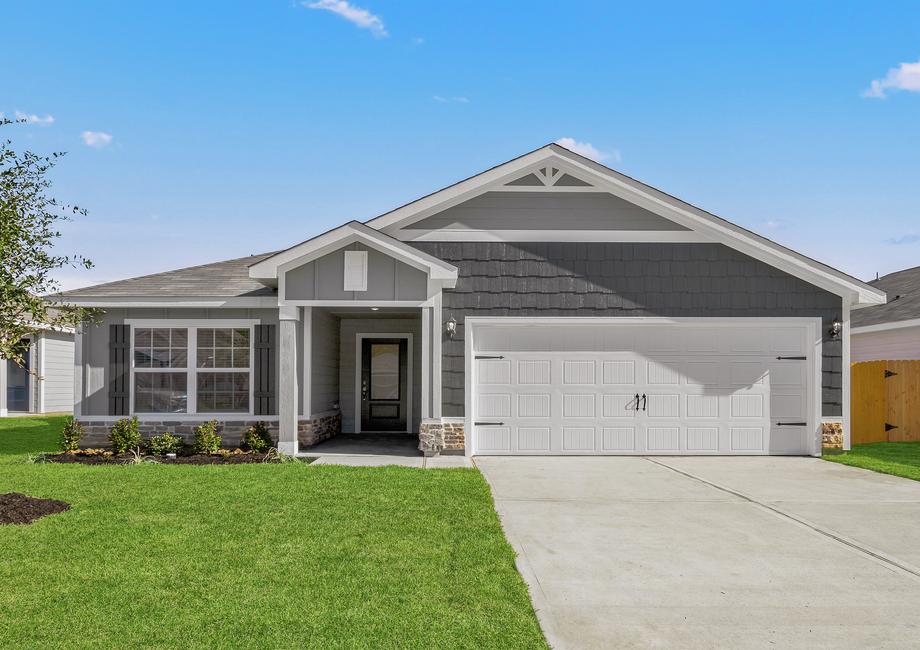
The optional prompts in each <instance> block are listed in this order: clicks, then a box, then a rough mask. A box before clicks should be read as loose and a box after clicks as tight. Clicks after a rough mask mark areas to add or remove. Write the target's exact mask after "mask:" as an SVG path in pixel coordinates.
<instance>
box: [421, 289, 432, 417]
mask: <svg viewBox="0 0 920 650" xmlns="http://www.w3.org/2000/svg"><path fill="white" fill-rule="evenodd" d="M430 417H431V307H422V419H423V420H427V419H428V418H430ZM420 424H421V423H420Z"/></svg>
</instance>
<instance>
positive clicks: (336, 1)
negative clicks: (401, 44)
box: [303, 0, 389, 38]
mask: <svg viewBox="0 0 920 650" xmlns="http://www.w3.org/2000/svg"><path fill="white" fill-rule="evenodd" d="M303 6H305V7H307V8H308V9H321V10H323V11H329V12H332V13H334V14H336V15H338V16H341V17H342V18H344V19H345V20H347V21H348V22H350V23H351V24H353V25H355V26H356V27H360V28H361V29H367V30H369V31H370V33H371V34H373V35H374V36H376V37H377V38H384V37H386V36H389V34H388V33H387V30H386V27H384V26H383V20H381V19H380V16H375V15H374V14H372V13H371V12H369V11H368V10H367V9H362V8H361V7H356V6H354V5H353V4H351V3H349V2H347V1H346V0H317V1H316V2H304V3H303Z"/></svg>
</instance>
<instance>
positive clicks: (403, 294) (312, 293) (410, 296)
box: [284, 243, 428, 301]
mask: <svg viewBox="0 0 920 650" xmlns="http://www.w3.org/2000/svg"><path fill="white" fill-rule="evenodd" d="M345 251H366V252H367V290H366V291H345V282H344V279H345ZM284 297H285V299H286V300H380V301H385V300H425V298H427V297H428V276H427V275H426V274H425V273H424V272H423V271H420V270H418V269H416V268H413V267H411V266H409V265H408V264H406V263H405V262H400V261H399V260H395V259H393V258H392V257H390V256H389V255H385V254H384V253H381V252H380V251H378V250H375V249H373V248H371V247H369V246H365V245H364V244H361V243H354V244H350V245H349V246H345V247H343V248H340V249H338V250H335V251H333V252H331V253H328V254H326V255H323V256H322V257H320V258H319V259H316V260H314V261H312V262H308V263H306V264H303V265H301V266H298V267H295V268H293V269H290V270H289V271H287V272H286V273H285V278H284Z"/></svg>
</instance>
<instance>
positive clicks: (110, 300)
mask: <svg viewBox="0 0 920 650" xmlns="http://www.w3.org/2000/svg"><path fill="white" fill-rule="evenodd" d="M49 300H52V301H53V302H62V303H66V304H68V305H76V306H78V307H119V308H122V307H124V308H128V307H155V308H163V307H204V308H208V309H215V308H224V307H240V308H274V307H277V306H278V299H277V298H276V297H275V296H257V297H233V296H231V297H227V298H223V297H219V296H191V297H188V298H181V297H178V296H163V297H159V296H112V297H106V296H89V297H86V298H80V297H73V298H67V299H66V300H65V299H60V300H55V299H52V298H49Z"/></svg>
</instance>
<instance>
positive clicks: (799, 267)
mask: <svg viewBox="0 0 920 650" xmlns="http://www.w3.org/2000/svg"><path fill="white" fill-rule="evenodd" d="M547 164H551V165H553V166H556V167H560V168H561V171H562V172H563V173H565V174H574V175H577V178H579V179H581V180H583V181H590V183H591V184H592V185H594V186H595V187H597V188H600V189H603V190H606V191H609V192H611V193H612V194H614V195H616V196H619V197H620V198H624V199H626V200H628V201H631V202H633V203H635V204H637V205H639V206H641V207H644V208H646V209H648V210H649V211H651V212H654V213H656V214H659V215H660V216H663V217H665V218H667V219H670V220H672V221H674V222H676V223H678V224H680V225H683V226H686V227H688V228H690V229H692V230H695V231H698V232H702V233H705V234H707V235H709V236H711V237H712V239H713V241H718V242H720V243H723V244H725V245H727V246H730V247H732V248H734V249H736V250H738V251H741V252H742V253H746V254H748V255H750V256H752V257H756V258H757V259H760V260H763V261H764V262H766V263H768V264H771V265H773V266H775V267H777V268H780V269H782V270H784V271H786V272H787V273H790V274H791V275H795V276H796V277H799V278H802V279H803V280H806V281H807V282H810V283H812V284H814V285H816V286H819V287H822V288H824V289H826V290H828V291H831V292H832V293H836V294H838V295H844V296H849V297H851V299H852V300H851V302H852V304H853V305H854V306H864V305H877V304H881V303H883V302H884V300H885V294H884V293H882V292H881V291H879V290H878V289H876V288H874V287H872V286H870V285H869V284H867V283H865V282H863V281H862V280H859V279H857V278H854V277H852V276H850V275H847V274H846V273H843V272H842V271H839V270H837V269H835V268H833V267H830V266H828V265H826V264H823V263H821V262H818V261H816V260H813V259H811V258H810V257H807V256H805V255H802V254H801V253H798V252H796V251H794V250H792V249H789V248H786V247H785V246H782V245H780V244H777V243H776V242H774V241H771V240H769V239H767V238H766V237H762V236H761V235H758V234H756V233H754V232H751V231H750V230H747V229H745V228H742V227H741V226H738V225H736V224H733V223H731V222H729V221H726V220H725V219H722V218H721V217H718V216H716V215H714V214H712V213H710V212H706V211H705V210H702V209H700V208H698V207H696V206H694V205H691V204H689V203H686V202H685V201H681V200H680V199H678V198H676V197H673V196H671V195H670V194H666V193H664V192H662V191H661V190H658V189H656V188H654V187H651V186H650V185H646V184H645V183H642V182H640V181H637V180H636V179H634V178H631V177H629V176H626V175H625V174H622V173H620V172H618V171H616V170H614V169H611V168H609V167H606V166H605V165H601V164H600V163H597V162H595V161H593V160H591V159H589V158H585V157H584V156H581V155H579V154H577V153H575V152H573V151H570V150H568V149H566V148H565V147H562V146H560V145H558V144H555V143H553V144H548V145H545V146H543V147H540V148H539V149H535V150H533V151H531V152H530V153H527V154H524V155H523V156H519V157H517V158H514V159H513V160H510V161H508V162H506V163H503V164H501V165H497V166H495V167H492V168H491V169H488V170H486V171H484V172H482V173H480V174H476V175H475V176H471V177H470V178H467V179H466V180H463V181H460V182H458V183H454V184H453V185H450V186H448V187H446V188H444V189H442V190H440V191H438V192H434V193H433V194H429V195H427V196H424V197H422V198H420V199H418V200H416V201H413V202H411V203H407V204H406V205H403V206H402V207H400V208H397V209H395V210H392V211H390V212H387V213H385V214H383V215H381V216H379V217H376V218H375V219H371V220H370V221H368V222H367V225H368V226H370V227H372V228H376V229H379V230H382V231H384V232H388V233H390V234H393V233H395V232H397V231H398V230H399V229H401V228H405V227H407V226H408V225H411V224H413V223H415V222H417V221H420V220H422V219H424V218H426V217H429V216H431V215H432V214H434V213H436V212H438V211H440V210H444V209H446V208H447V207H450V206H453V205H457V204H459V203H461V202H463V201H467V200H469V199H471V198H473V197H475V196H477V195H479V194H482V193H483V192H487V191H489V190H491V189H497V188H500V187H502V186H507V185H508V184H510V183H513V181H515V179H518V178H520V177H521V176H522V174H523V175H526V174H532V173H534V172H538V170H540V168H541V167H546V165H547Z"/></svg>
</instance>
